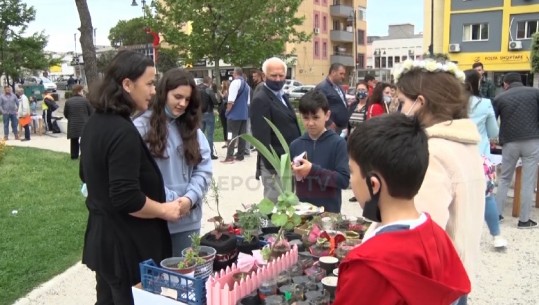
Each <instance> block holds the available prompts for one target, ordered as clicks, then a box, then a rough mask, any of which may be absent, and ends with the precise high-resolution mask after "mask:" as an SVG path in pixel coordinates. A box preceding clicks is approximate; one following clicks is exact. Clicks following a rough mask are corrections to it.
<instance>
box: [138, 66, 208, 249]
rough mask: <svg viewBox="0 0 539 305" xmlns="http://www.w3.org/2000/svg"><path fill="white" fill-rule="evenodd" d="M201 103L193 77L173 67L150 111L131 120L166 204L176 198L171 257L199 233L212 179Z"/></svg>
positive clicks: (158, 87)
mask: <svg viewBox="0 0 539 305" xmlns="http://www.w3.org/2000/svg"><path fill="white" fill-rule="evenodd" d="M200 103H201V101H200V94H199V92H198V90H197V87H196V84H195V80H194V78H193V76H192V75H191V73H189V72H188V71H186V70H184V69H178V68H174V69H171V70H169V71H167V72H165V74H164V75H163V77H162V78H161V80H160V82H159V84H158V86H157V95H156V98H155V100H154V101H153V103H152V106H151V109H150V110H148V111H146V112H144V113H142V114H141V115H140V116H139V117H137V118H136V119H135V120H134V123H135V126H136V127H137V129H138V131H139V132H140V134H141V136H142V138H143V139H144V142H145V143H146V145H147V146H148V149H149V150H150V153H151V154H152V156H153V157H154V159H155V161H156V162H157V166H159V169H160V170H161V174H162V175H163V180H164V182H165V190H166V195H167V200H174V199H176V198H179V200H180V204H181V210H182V215H184V216H185V217H182V218H181V219H180V220H179V221H171V222H169V223H168V228H169V231H170V234H171V237H172V253H173V255H174V256H180V254H181V251H182V250H183V249H185V248H186V247H188V246H189V245H190V243H191V242H190V239H189V236H190V235H191V234H193V233H199V232H200V224H201V219H202V199H203V198H204V196H205V195H206V192H207V191H208V187H209V185H210V183H211V179H212V162H211V153H210V151H211V150H210V146H209V144H208V140H207V139H206V137H205V136H204V133H203V132H202V130H200V124H201V109H200Z"/></svg>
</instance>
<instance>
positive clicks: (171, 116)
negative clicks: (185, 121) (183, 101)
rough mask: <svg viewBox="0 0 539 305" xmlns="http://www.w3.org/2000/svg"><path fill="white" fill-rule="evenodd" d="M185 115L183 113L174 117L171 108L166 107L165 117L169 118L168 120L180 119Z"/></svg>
mask: <svg viewBox="0 0 539 305" xmlns="http://www.w3.org/2000/svg"><path fill="white" fill-rule="evenodd" d="M182 114H183V113H181V114H180V115H174V113H173V112H172V110H170V108H168V105H165V115H166V116H167V118H169V119H173V120H174V119H177V118H179V117H180V116H182Z"/></svg>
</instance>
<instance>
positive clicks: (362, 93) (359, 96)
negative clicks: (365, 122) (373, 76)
mask: <svg viewBox="0 0 539 305" xmlns="http://www.w3.org/2000/svg"><path fill="white" fill-rule="evenodd" d="M367 96H369V93H368V92H367V91H358V92H357V94H356V98H357V99H358V100H363V99H366V98H367Z"/></svg>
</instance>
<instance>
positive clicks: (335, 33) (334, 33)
mask: <svg viewBox="0 0 539 305" xmlns="http://www.w3.org/2000/svg"><path fill="white" fill-rule="evenodd" d="M350 29H352V27H350ZM329 39H331V41H335V42H350V43H353V42H354V32H351V31H350V32H349V31H343V30H331V31H330V33H329Z"/></svg>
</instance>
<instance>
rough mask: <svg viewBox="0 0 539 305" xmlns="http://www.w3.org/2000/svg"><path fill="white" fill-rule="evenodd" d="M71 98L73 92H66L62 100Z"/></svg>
mask: <svg viewBox="0 0 539 305" xmlns="http://www.w3.org/2000/svg"><path fill="white" fill-rule="evenodd" d="M72 96H73V92H71V91H66V93H65V95H64V98H65V99H66V100H67V99H68V98H70V97H72Z"/></svg>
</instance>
